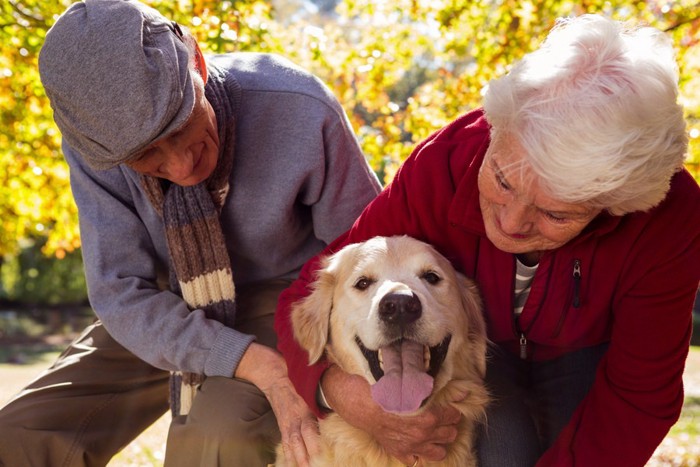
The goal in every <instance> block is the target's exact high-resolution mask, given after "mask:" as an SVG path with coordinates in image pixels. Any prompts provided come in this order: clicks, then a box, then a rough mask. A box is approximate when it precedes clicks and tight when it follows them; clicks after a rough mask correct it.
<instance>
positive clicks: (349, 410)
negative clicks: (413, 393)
mask: <svg viewBox="0 0 700 467" xmlns="http://www.w3.org/2000/svg"><path fill="white" fill-rule="evenodd" d="M322 386H323V392H324V394H325V396H326V398H327V400H328V403H329V404H330V406H331V407H332V408H333V410H334V411H335V412H336V413H337V414H338V415H340V416H341V417H342V418H343V419H344V420H345V421H346V422H348V423H349V424H351V425H353V426H355V427H357V428H360V429H362V430H364V431H366V432H368V433H370V434H371V435H372V436H373V437H374V438H375V439H376V440H377V441H378V442H379V444H381V445H382V446H383V447H384V449H386V450H387V452H388V453H389V454H391V455H392V456H394V457H396V458H397V459H398V460H399V461H400V462H401V463H403V464H405V465H414V463H415V462H416V458H419V459H423V460H427V461H440V460H443V459H444V458H445V456H447V446H448V445H449V444H451V443H452V442H454V440H455V439H456V438H457V424H458V423H459V421H460V419H461V417H462V415H461V414H460V413H459V411H458V410H457V409H455V408H454V407H437V406H434V405H433V406H428V407H426V408H425V410H422V411H420V412H419V413H417V414H415V415H413V414H412V415H395V414H391V413H389V412H385V411H384V410H382V408H381V407H380V406H379V405H378V404H377V403H375V402H374V401H373V400H372V397H371V394H370V386H369V384H368V383H367V381H366V380H365V379H364V378H362V377H360V376H355V375H350V374H347V373H345V372H344V371H342V370H341V369H339V368H338V367H336V366H331V367H330V368H329V369H328V370H327V371H326V372H325V373H324V375H323V380H322ZM464 397H466V394H465V395H464ZM455 402H456V401H455Z"/></svg>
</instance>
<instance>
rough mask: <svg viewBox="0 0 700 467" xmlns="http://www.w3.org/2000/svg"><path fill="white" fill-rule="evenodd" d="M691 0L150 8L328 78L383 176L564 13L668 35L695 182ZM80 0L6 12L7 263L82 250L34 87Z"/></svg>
mask: <svg viewBox="0 0 700 467" xmlns="http://www.w3.org/2000/svg"><path fill="white" fill-rule="evenodd" d="M696 1H697V0H694V1H685V0H683V1H665V0H659V1H648V2H629V1H625V2H623V1H614V0H610V1H603V0H593V1H583V2H570V1H565V0H544V1H520V0H518V1H515V0H500V1H496V0H482V1H480V2H474V1H471V0H449V1H447V0H391V1H389V0H345V1H341V2H340V3H338V4H337V5H336V4H335V2H334V1H333V0H325V3H322V2H321V1H320V0H319V1H318V2H317V3H316V5H317V7H318V8H317V11H309V5H310V4H308V3H302V2H301V0H286V1H284V0H274V1H272V2H264V1H259V0H238V1H236V2H233V1H226V0H224V1H214V0H145V3H148V4H150V5H152V6H154V7H156V8H158V9H159V10H160V11H161V12H163V14H165V15H167V16H169V17H172V18H173V19H175V20H177V21H178V22H180V23H181V24H183V25H185V26H187V27H189V28H190V29H191V30H192V31H193V33H194V34H195V36H196V37H197V38H198V40H199V41H200V44H201V45H202V47H203V49H204V50H205V52H209V53H221V52H229V51H263V52H275V53H280V54H283V55H285V56H287V57H289V58H291V59H292V60H293V61H295V62H296V63H298V64H299V65H301V66H303V67H305V68H307V69H309V70H311V71H313V72H314V73H316V74H317V75H318V76H320V77H321V78H322V79H323V80H324V81H325V82H326V83H327V84H328V85H329V86H330V88H331V89H332V90H333V91H334V92H335V94H336V95H337V97H338V98H339V99H340V101H341V103H342V104H343V106H344V108H345V109H346V110H347V112H348V114H349V116H350V118H351V121H352V123H353V126H354V128H355V130H356V132H357V134H358V137H359V138H360V141H361V144H362V147H363V149H364V151H365V154H366V155H367V157H368V159H369V160H370V162H371V164H372V166H373V167H374V168H375V170H376V171H377V173H378V174H379V175H380V176H381V177H382V179H383V180H384V181H385V182H388V181H389V180H390V179H391V177H392V175H393V173H394V171H395V170H396V168H397V167H398V165H399V164H400V163H401V161H403V160H404V159H405V158H406V157H407V155H408V154H409V153H410V151H411V149H412V147H413V146H414V145H415V143H416V142H417V141H419V140H421V139H423V138H425V137H426V136H427V135H428V134H430V133H431V132H433V131H434V130H436V129H437V128H439V127H441V126H442V125H444V124H445V123H447V122H448V121H450V120H452V119H454V118H455V117H456V116H457V115H459V114H460V113H463V112H465V111H467V110H469V109H471V108H473V107H475V106H478V105H479V103H480V100H481V94H482V92H483V89H484V86H485V85H486V84H487V83H488V82H489V80H490V79H492V78H494V77H497V76H499V75H502V74H503V73H505V72H507V71H508V68H509V66H510V65H511V64H512V63H513V61H514V60H517V59H518V58H520V57H521V56H522V55H523V54H525V53H527V52H529V51H531V50H532V49H534V48H535V47H537V45H538V44H539V43H540V42H541V41H542V40H543V38H544V36H545V34H546V32H547V31H548V30H549V29H550V28H551V27H552V25H553V24H554V22H555V21H556V18H557V17H561V16H569V15H576V14H581V13H585V12H596V13H602V14H605V15H608V16H611V17H613V18H616V19H629V18H636V19H641V20H643V21H646V22H647V23H649V24H651V25H652V26H656V27H658V28H660V29H663V30H667V31H668V33H669V34H670V35H671V37H672V38H673V41H674V43H675V45H676V48H677V51H678V59H679V65H680V71H681V94H682V95H681V99H682V101H683V103H684V105H685V106H686V109H687V118H688V122H689V125H690V127H689V130H690V135H691V137H693V139H692V143H691V151H690V159H689V162H688V167H689V168H690V169H691V170H693V171H694V173H695V175H696V177H697V178H700V175H699V174H700V166H699V163H700V147H699V146H700V145H699V144H698V141H700V137H699V136H700V70H699V68H700V47H699V46H698V40H699V39H700V33H699V32H698V28H700V18H699V17H698V15H699V14H700V7H699V5H698V4H697V3H695V2H696ZM70 3H71V2H70V1H67V0H61V1H56V2H46V1H43V0H7V1H6V2H3V3H2V4H1V6H0V43H1V44H2V45H1V47H2V55H1V56H0V166H1V167H2V170H1V171H0V178H2V183H0V219H1V221H0V222H2V228H1V229H0V255H6V254H10V253H16V252H17V251H18V249H19V248H20V247H21V245H22V242H23V241H26V240H27V239H35V238H38V237H39V238H42V239H45V246H44V251H45V252H46V253H47V254H53V255H56V256H57V257H59V258H60V257H62V256H64V255H65V254H66V253H67V252H70V251H73V250H75V249H76V248H78V247H79V245H80V241H79V235H78V229H77V212H76V208H75V205H74V204H73V201H72V198H71V194H70V188H69V180H68V177H69V172H68V169H67V167H66V165H65V162H64V161H63V157H62V154H61V148H60V134H59V132H58V130H57V128H56V127H55V125H54V123H53V120H52V114H51V109H50V107H49V103H48V100H47V99H46V97H45V95H44V92H43V88H42V86H41V83H40V81H39V76H38V70H37V58H38V53H39V50H40V47H41V44H42V43H43V40H44V37H45V35H46V31H47V30H48V28H49V27H50V26H51V24H53V22H54V21H55V19H56V17H57V15H58V14H60V12H62V11H63V10H64V9H65V8H66V7H67V6H68V5H69V4H70Z"/></svg>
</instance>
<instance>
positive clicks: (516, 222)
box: [499, 199, 532, 234]
mask: <svg viewBox="0 0 700 467" xmlns="http://www.w3.org/2000/svg"><path fill="white" fill-rule="evenodd" d="M499 218H500V219H499V220H500V222H501V229H502V230H503V231H504V232H505V233H507V234H523V233H527V232H529V231H530V229H531V228H532V206H529V205H527V204H523V203H521V202H520V201H519V200H517V199H514V200H512V201H510V202H508V203H506V204H503V205H501V210H500V216H499Z"/></svg>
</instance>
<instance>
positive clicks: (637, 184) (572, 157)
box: [484, 15, 688, 215]
mask: <svg viewBox="0 0 700 467" xmlns="http://www.w3.org/2000/svg"><path fill="white" fill-rule="evenodd" d="M677 98H678V69H677V65H676V62H675V54H674V51H673V47H672V44H671V41H670V39H669V38H668V37H667V36H666V35H665V34H663V33H662V32H661V31H659V30H657V29H654V28H651V27H636V28H632V27H627V26H626V25H625V24H623V23H620V22H617V21H613V20H610V19H606V18H604V17H601V16H597V15H582V16H579V17H576V18H569V19H560V20H558V22H557V24H556V25H555V27H554V28H553V29H552V30H551V32H550V33H549V35H548V36H547V39H546V40H545V42H544V43H543V45H542V46H541V48H540V49H538V50H536V51H534V52H532V53H530V54H528V55H526V56H525V57H524V58H523V59H522V60H521V61H520V62H518V63H517V64H516V65H515V66H514V67H513V68H512V70H511V71H510V72H509V73H508V74H507V75H505V76H503V77H501V78H499V79H497V80H494V81H492V82H491V83H489V87H488V90H487V92H486V95H485V97H484V111H485V114H486V118H487V119H488V121H489V122H490V124H491V125H492V130H491V131H492V137H493V143H492V144H498V141H503V140H505V139H507V138H501V136H505V135H509V136H511V137H514V138H516V140H517V141H518V142H519V143H520V144H521V145H522V147H523V148H524V151H525V153H526V154H525V155H524V161H525V164H527V165H528V166H529V167H530V168H531V169H532V170H533V172H534V173H535V175H536V176H537V177H538V179H539V181H540V183H541V184H542V185H543V186H544V187H545V188H546V189H547V190H548V191H549V192H550V194H551V195H552V196H553V197H555V198H557V199H560V200H561V201H565V202H572V203H579V202H580V203H585V204H587V205H589V206H591V207H596V208H600V209H606V210H608V211H609V212H610V213H611V214H614V215H622V214H625V213H628V212H633V211H646V210H648V209H651V208H652V207H654V206H656V205H657V204H658V203H660V202H661V201H662V200H663V198H664V197H665V196H666V193H667V192H668V189H669V185H670V179H671V177H672V176H673V174H674V173H675V172H677V171H678V170H680V169H681V168H682V165H683V160H684V158H685V154H686V150H687V145H688V137H687V134H686V123H685V121H684V119H683V109H682V107H681V106H680V105H679V104H678V103H677Z"/></svg>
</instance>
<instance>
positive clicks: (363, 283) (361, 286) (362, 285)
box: [353, 277, 374, 290]
mask: <svg viewBox="0 0 700 467" xmlns="http://www.w3.org/2000/svg"><path fill="white" fill-rule="evenodd" d="M373 283H374V281H373V280H372V279H369V278H367V277H360V278H359V279H357V282H355V285H353V287H355V288H356V289H357V290H366V289H368V288H369V286H370V285H372V284H373Z"/></svg>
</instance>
